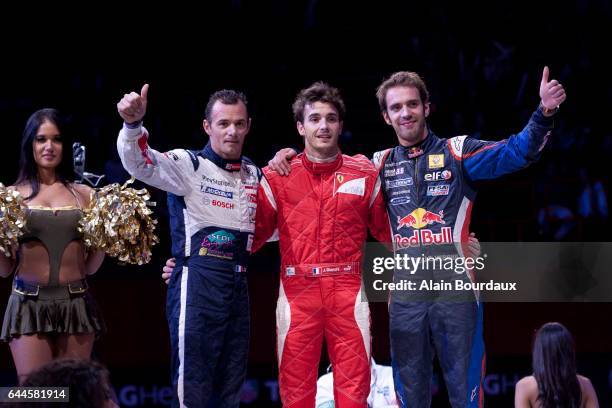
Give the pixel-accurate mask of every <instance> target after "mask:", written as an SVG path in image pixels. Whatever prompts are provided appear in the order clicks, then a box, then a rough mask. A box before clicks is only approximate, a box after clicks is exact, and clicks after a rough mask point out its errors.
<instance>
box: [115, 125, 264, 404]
mask: <svg viewBox="0 0 612 408" xmlns="http://www.w3.org/2000/svg"><path fill="white" fill-rule="evenodd" d="M147 139H148V133H147V131H146V130H145V129H144V128H141V127H137V128H136V129H131V128H129V127H127V125H124V128H123V129H122V131H121V132H120V134H119V139H118V141H117V147H118V150H119V155H120V157H121V161H122V163H123V166H124V167H125V168H126V170H127V171H128V172H129V173H130V174H132V175H134V176H135V177H136V178H138V179H139V180H141V181H143V182H145V183H147V184H150V185H152V186H154V187H157V188H160V189H162V190H165V191H167V192H168V210H169V214H170V227H171V234H172V255H173V256H174V257H175V258H176V267H175V269H174V271H173V273H172V277H171V280H170V283H169V286H168V294H167V303H166V315H167V318H168V325H169V329H170V342H171V346H172V362H171V365H172V367H171V368H172V385H173V388H174V392H175V394H174V400H173V406H181V407H184V406H185V407H206V406H214V407H237V406H238V405H239V403H240V390H241V388H242V384H243V382H244V379H245V375H246V368H247V360H248V346H249V299H248V287H247V278H246V270H247V263H248V258H249V253H250V250H251V244H252V242H253V233H254V229H255V211H256V208H257V189H258V186H259V181H260V179H261V171H260V170H259V169H258V168H257V167H256V166H255V165H254V164H253V163H252V162H251V161H249V160H248V159H246V158H244V157H243V158H241V159H239V160H234V161H229V160H224V159H222V158H221V157H220V156H218V155H217V154H216V153H215V152H214V151H213V150H212V148H211V146H210V144H208V145H207V146H206V147H205V148H204V149H203V150H202V151H199V152H192V151H188V150H182V149H176V150H171V151H169V152H166V153H159V152H157V151H155V150H153V149H151V148H150V147H149V146H148V143H147Z"/></svg>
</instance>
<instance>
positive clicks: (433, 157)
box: [427, 154, 444, 169]
mask: <svg viewBox="0 0 612 408" xmlns="http://www.w3.org/2000/svg"><path fill="white" fill-rule="evenodd" d="M427 167H428V168H429V169H441V168H442V167H444V155H443V154H430V155H428V156H427Z"/></svg>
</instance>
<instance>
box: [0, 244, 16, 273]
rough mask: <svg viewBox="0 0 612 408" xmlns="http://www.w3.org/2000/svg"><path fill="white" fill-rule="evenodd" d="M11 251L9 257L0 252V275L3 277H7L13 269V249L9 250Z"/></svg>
mask: <svg viewBox="0 0 612 408" xmlns="http://www.w3.org/2000/svg"><path fill="white" fill-rule="evenodd" d="M11 253H12V254H11V257H10V258H7V257H6V256H5V255H4V254H2V253H0V276H1V277H3V278H8V277H9V276H11V274H12V273H13V271H14V270H15V250H14V249H13V250H11Z"/></svg>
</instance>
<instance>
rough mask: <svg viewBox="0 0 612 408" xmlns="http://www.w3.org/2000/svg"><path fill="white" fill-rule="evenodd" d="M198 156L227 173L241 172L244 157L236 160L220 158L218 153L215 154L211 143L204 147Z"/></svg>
mask: <svg viewBox="0 0 612 408" xmlns="http://www.w3.org/2000/svg"><path fill="white" fill-rule="evenodd" d="M198 154H199V155H200V156H202V157H204V158H206V159H208V160H210V161H211V162H213V163H215V164H216V165H217V166H219V167H220V168H222V169H224V170H227V171H238V170H240V166H241V164H242V156H240V158H239V159H236V160H226V159H224V158H223V157H221V156H219V155H218V154H217V153H215V151H214V150H213V148H212V146H211V145H210V142H208V143H207V144H206V146H204V149H202V150H201V151H200V152H199V153H198Z"/></svg>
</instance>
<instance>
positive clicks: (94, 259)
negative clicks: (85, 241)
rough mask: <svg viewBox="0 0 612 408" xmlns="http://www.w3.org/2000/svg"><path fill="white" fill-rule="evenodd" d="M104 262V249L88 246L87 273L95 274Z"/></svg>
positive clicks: (86, 256) (86, 255)
mask: <svg viewBox="0 0 612 408" xmlns="http://www.w3.org/2000/svg"><path fill="white" fill-rule="evenodd" d="M102 262H104V250H103V249H92V248H88V250H87V253H86V254H85V274H87V275H93V274H94V273H96V272H97V271H98V269H100V266H102Z"/></svg>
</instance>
